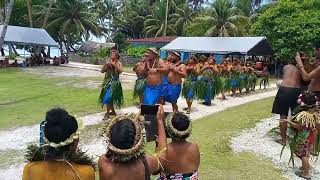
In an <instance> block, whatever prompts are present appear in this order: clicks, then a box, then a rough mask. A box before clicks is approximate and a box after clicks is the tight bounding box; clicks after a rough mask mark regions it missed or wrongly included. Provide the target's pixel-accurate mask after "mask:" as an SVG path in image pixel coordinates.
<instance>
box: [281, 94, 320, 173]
mask: <svg viewBox="0 0 320 180" xmlns="http://www.w3.org/2000/svg"><path fill="white" fill-rule="evenodd" d="M298 104H299V106H298V107H297V109H296V110H295V111H294V116H293V118H292V120H282V121H285V122H287V123H288V124H289V125H290V127H291V131H290V132H289V138H288V141H289V145H290V150H291V152H293V153H294V154H295V155H296V156H297V157H299V158H300V159H301V162H302V172H297V173H296V174H297V175H298V176H300V177H302V178H304V179H311V177H310V174H309V173H310V172H309V170H310V163H309V158H310V151H311V149H312V148H313V147H314V146H316V147H318V146H317V145H316V144H315V143H316V142H315V135H316V136H317V135H318V128H319V121H320V113H319V112H318V110H317V106H318V105H319V99H318V97H317V96H315V94H313V93H311V92H305V93H303V94H301V95H300V96H299V98H298Z"/></svg>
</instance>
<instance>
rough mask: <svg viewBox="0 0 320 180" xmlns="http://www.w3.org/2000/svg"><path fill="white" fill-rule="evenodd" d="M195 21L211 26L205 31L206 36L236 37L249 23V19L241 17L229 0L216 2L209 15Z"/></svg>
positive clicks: (217, 0)
mask: <svg viewBox="0 0 320 180" xmlns="http://www.w3.org/2000/svg"><path fill="white" fill-rule="evenodd" d="M197 20H202V21H205V22H206V23H208V24H212V26H211V27H210V28H209V29H207V31H206V35H208V36H237V35H239V32H240V28H242V27H243V25H244V24H247V23H248V22H249V18H248V17H246V16H243V15H241V13H240V12H239V11H238V10H237V9H236V8H234V7H233V5H232V2H231V1H230V0H216V1H215V2H214V3H213V7H212V9H211V12H210V15H206V16H202V17H198V18H196V19H195V21H197ZM199 28H200V27H199Z"/></svg>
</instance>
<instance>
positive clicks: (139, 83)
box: [133, 78, 146, 98]
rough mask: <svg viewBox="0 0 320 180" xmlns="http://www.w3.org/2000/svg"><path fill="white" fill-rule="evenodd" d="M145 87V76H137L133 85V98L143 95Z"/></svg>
mask: <svg viewBox="0 0 320 180" xmlns="http://www.w3.org/2000/svg"><path fill="white" fill-rule="evenodd" d="M145 87H146V78H138V79H137V80H136V82H135V85H134V89H133V98H137V97H138V96H140V95H143V93H144V89H145Z"/></svg>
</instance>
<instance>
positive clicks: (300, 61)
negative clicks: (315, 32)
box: [295, 52, 302, 65]
mask: <svg viewBox="0 0 320 180" xmlns="http://www.w3.org/2000/svg"><path fill="white" fill-rule="evenodd" d="M295 59H296V62H297V64H298V65H302V60H301V56H300V53H299V52H297V53H296V58H295Z"/></svg>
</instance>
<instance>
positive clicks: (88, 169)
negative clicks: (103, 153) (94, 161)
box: [76, 164, 95, 179]
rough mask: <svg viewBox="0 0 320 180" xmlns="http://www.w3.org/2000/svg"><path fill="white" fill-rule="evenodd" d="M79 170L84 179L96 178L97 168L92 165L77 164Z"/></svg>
mask: <svg viewBox="0 0 320 180" xmlns="http://www.w3.org/2000/svg"><path fill="white" fill-rule="evenodd" d="M76 169H77V171H78V172H79V174H81V176H82V177H86V178H84V179H94V178H95V169H94V167H92V166H90V165H79V164H77V166H76Z"/></svg>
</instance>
